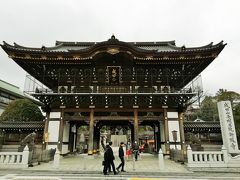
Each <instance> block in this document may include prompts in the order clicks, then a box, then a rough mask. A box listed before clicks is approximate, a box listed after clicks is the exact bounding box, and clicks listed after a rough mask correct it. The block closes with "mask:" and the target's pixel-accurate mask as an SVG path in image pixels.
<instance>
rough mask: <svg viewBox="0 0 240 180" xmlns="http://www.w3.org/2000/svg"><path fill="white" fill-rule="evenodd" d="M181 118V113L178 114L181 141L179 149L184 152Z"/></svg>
mask: <svg viewBox="0 0 240 180" xmlns="http://www.w3.org/2000/svg"><path fill="white" fill-rule="evenodd" d="M183 118H184V116H183V112H179V113H178V119H179V131H180V141H181V149H182V150H184V144H185V136H184V127H183Z"/></svg>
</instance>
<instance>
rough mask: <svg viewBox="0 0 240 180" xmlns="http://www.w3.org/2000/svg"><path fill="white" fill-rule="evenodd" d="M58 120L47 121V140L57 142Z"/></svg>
mask: <svg viewBox="0 0 240 180" xmlns="http://www.w3.org/2000/svg"><path fill="white" fill-rule="evenodd" d="M59 126H60V121H49V125H48V133H49V135H48V137H49V138H48V142H58V136H59Z"/></svg>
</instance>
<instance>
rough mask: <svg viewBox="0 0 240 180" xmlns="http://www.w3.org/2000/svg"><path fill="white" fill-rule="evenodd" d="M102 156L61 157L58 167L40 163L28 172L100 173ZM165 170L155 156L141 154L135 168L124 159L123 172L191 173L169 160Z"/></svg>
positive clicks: (132, 163) (118, 160) (130, 160)
mask: <svg viewBox="0 0 240 180" xmlns="http://www.w3.org/2000/svg"><path fill="white" fill-rule="evenodd" d="M115 158H116V160H115V166H116V167H117V166H118V165H119V164H120V159H119V158H118V157H115ZM102 160H103V156H102V155H95V156H88V155H68V156H65V157H61V159H60V164H59V166H58V167H54V164H53V162H49V163H41V164H40V165H35V166H34V167H30V168H28V169H29V170H35V171H39V170H41V171H45V170H47V171H50V170H52V171H55V170H59V171H68V172H69V171H85V172H90V171H95V172H100V173H101V172H102V170H103V166H102ZM164 162H165V168H164V169H161V168H160V167H159V161H158V156H157V155H152V154H141V156H140V158H139V159H138V161H135V166H134V162H133V159H132V158H131V157H130V158H129V159H126V163H125V170H126V171H127V172H128V173H129V172H132V173H134V172H175V173H191V172H190V171H188V170H187V168H186V166H185V165H182V164H180V163H175V162H173V161H171V160H169V159H165V160H164Z"/></svg>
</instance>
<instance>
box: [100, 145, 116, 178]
mask: <svg viewBox="0 0 240 180" xmlns="http://www.w3.org/2000/svg"><path fill="white" fill-rule="evenodd" d="M111 145H112V142H109V143H108V146H106V151H105V153H104V169H103V174H104V175H108V174H109V172H108V170H109V167H110V166H112V171H113V173H114V174H117V172H116V169H115V165H114V160H115V157H114V155H113V150H112V147H111Z"/></svg>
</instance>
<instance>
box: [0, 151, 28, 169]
mask: <svg viewBox="0 0 240 180" xmlns="http://www.w3.org/2000/svg"><path fill="white" fill-rule="evenodd" d="M28 161H29V150H28V147H27V146H26V147H25V148H24V150H23V152H0V165H3V164H4V167H18V168H19V167H28Z"/></svg>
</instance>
